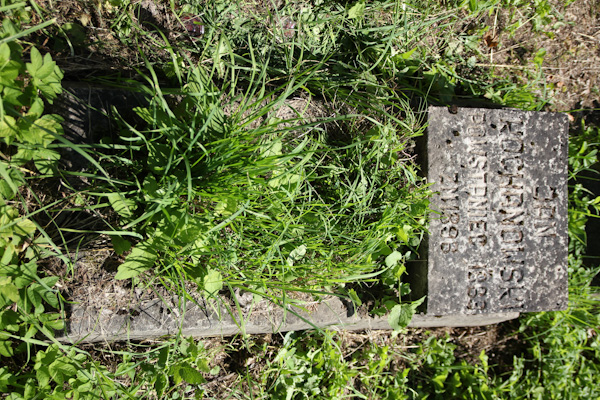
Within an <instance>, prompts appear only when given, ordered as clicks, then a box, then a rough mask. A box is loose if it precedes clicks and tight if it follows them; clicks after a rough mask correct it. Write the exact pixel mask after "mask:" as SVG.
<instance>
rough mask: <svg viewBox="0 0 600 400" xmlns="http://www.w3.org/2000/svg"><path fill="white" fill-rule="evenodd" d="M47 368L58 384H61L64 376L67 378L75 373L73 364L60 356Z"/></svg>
mask: <svg viewBox="0 0 600 400" xmlns="http://www.w3.org/2000/svg"><path fill="white" fill-rule="evenodd" d="M48 370H49V372H50V376H51V377H52V379H53V380H54V381H55V382H56V383H58V384H59V385H62V384H63V383H64V382H65V378H67V379H68V378H69V377H71V376H75V375H76V374H77V369H76V368H75V366H74V365H72V364H71V363H69V362H67V361H64V360H63V359H61V358H59V359H58V360H56V361H54V362H53V363H52V364H50V367H49V368H48Z"/></svg>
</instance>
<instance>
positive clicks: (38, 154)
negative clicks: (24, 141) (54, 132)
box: [33, 149, 60, 175]
mask: <svg viewBox="0 0 600 400" xmlns="http://www.w3.org/2000/svg"><path fill="white" fill-rule="evenodd" d="M33 159H34V164H35V167H36V168H37V169H38V171H39V172H40V174H42V175H53V174H54V170H55V167H56V162H57V161H58V160H60V154H59V153H58V152H56V151H54V150H50V149H38V150H36V151H35V153H34V155H33Z"/></svg>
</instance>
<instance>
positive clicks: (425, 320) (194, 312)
mask: <svg viewBox="0 0 600 400" xmlns="http://www.w3.org/2000/svg"><path fill="white" fill-rule="evenodd" d="M223 304H224V303H221V305H217V304H216V303H205V304H193V303H191V302H188V303H187V304H186V305H185V310H186V311H185V312H184V311H182V308H183V307H182V304H180V303H179V299H178V298H177V297H173V298H172V299H167V300H166V301H161V300H152V301H147V302H141V303H140V304H138V305H137V306H136V307H134V308H131V309H130V310H129V312H127V313H118V312H117V313H115V312H113V311H111V310H109V309H97V308H95V307H89V308H84V307H78V306H75V307H74V309H73V310H72V312H71V313H70V317H69V318H68V323H67V326H66V330H65V332H63V335H62V336H60V335H57V336H58V340H59V341H60V342H63V343H94V342H103V341H106V342H115V341H123V340H149V339H155V338H158V337H161V336H166V335H175V334H177V333H181V334H182V335H184V336H194V337H210V336H229V335H236V334H238V333H245V334H260V333H275V332H287V331H298V330H305V329H315V328H329V329H338V330H365V329H373V330H376V329H386V330H389V329H390V325H389V323H388V321H387V318H386V317H377V318H370V317H368V316H364V315H359V313H356V312H354V310H353V309H352V307H351V306H350V307H348V305H347V304H346V303H344V302H343V301H341V300H340V299H339V298H337V297H332V298H329V299H327V300H325V301H322V302H320V303H317V304H312V305H310V306H308V307H306V306H305V305H304V306H303V307H302V308H297V307H289V308H288V309H286V310H283V309H282V308H281V307H279V306H275V305H272V304H268V305H265V304H261V305H259V304H257V305H256V308H257V309H258V310H260V311H258V312H254V311H252V310H251V309H243V308H236V307H234V308H228V307H224V306H223ZM518 316H519V313H514V312H513V313H495V314H480V315H450V316H442V317H440V316H430V315H422V314H420V315H415V316H414V317H413V320H412V322H411V324H410V325H409V326H410V327H421V328H432V327H440V326H447V327H459V326H480V325H489V324H495V323H499V322H502V321H507V320H510V319H513V318H517V317H518Z"/></svg>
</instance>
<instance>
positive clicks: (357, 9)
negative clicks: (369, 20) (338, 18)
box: [348, 0, 366, 19]
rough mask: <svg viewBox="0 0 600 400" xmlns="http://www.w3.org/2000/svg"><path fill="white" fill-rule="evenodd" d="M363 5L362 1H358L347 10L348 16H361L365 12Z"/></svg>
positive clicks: (353, 17) (354, 17)
mask: <svg viewBox="0 0 600 400" xmlns="http://www.w3.org/2000/svg"><path fill="white" fill-rule="evenodd" d="M365 7H366V6H365V3H364V1H362V0H361V1H358V2H357V3H356V4H354V5H353V6H352V7H351V8H350V9H349V10H348V18H350V19H356V18H359V17H362V16H363V15H364V14H365Z"/></svg>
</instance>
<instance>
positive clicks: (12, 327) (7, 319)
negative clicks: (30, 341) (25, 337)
mask: <svg viewBox="0 0 600 400" xmlns="http://www.w3.org/2000/svg"><path fill="white" fill-rule="evenodd" d="M20 321H21V316H20V315H19V313H17V312H16V311H14V310H10V309H7V310H4V311H2V312H0V331H1V330H7V331H11V332H15V331H17V330H18V329H19V322H20Z"/></svg>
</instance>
